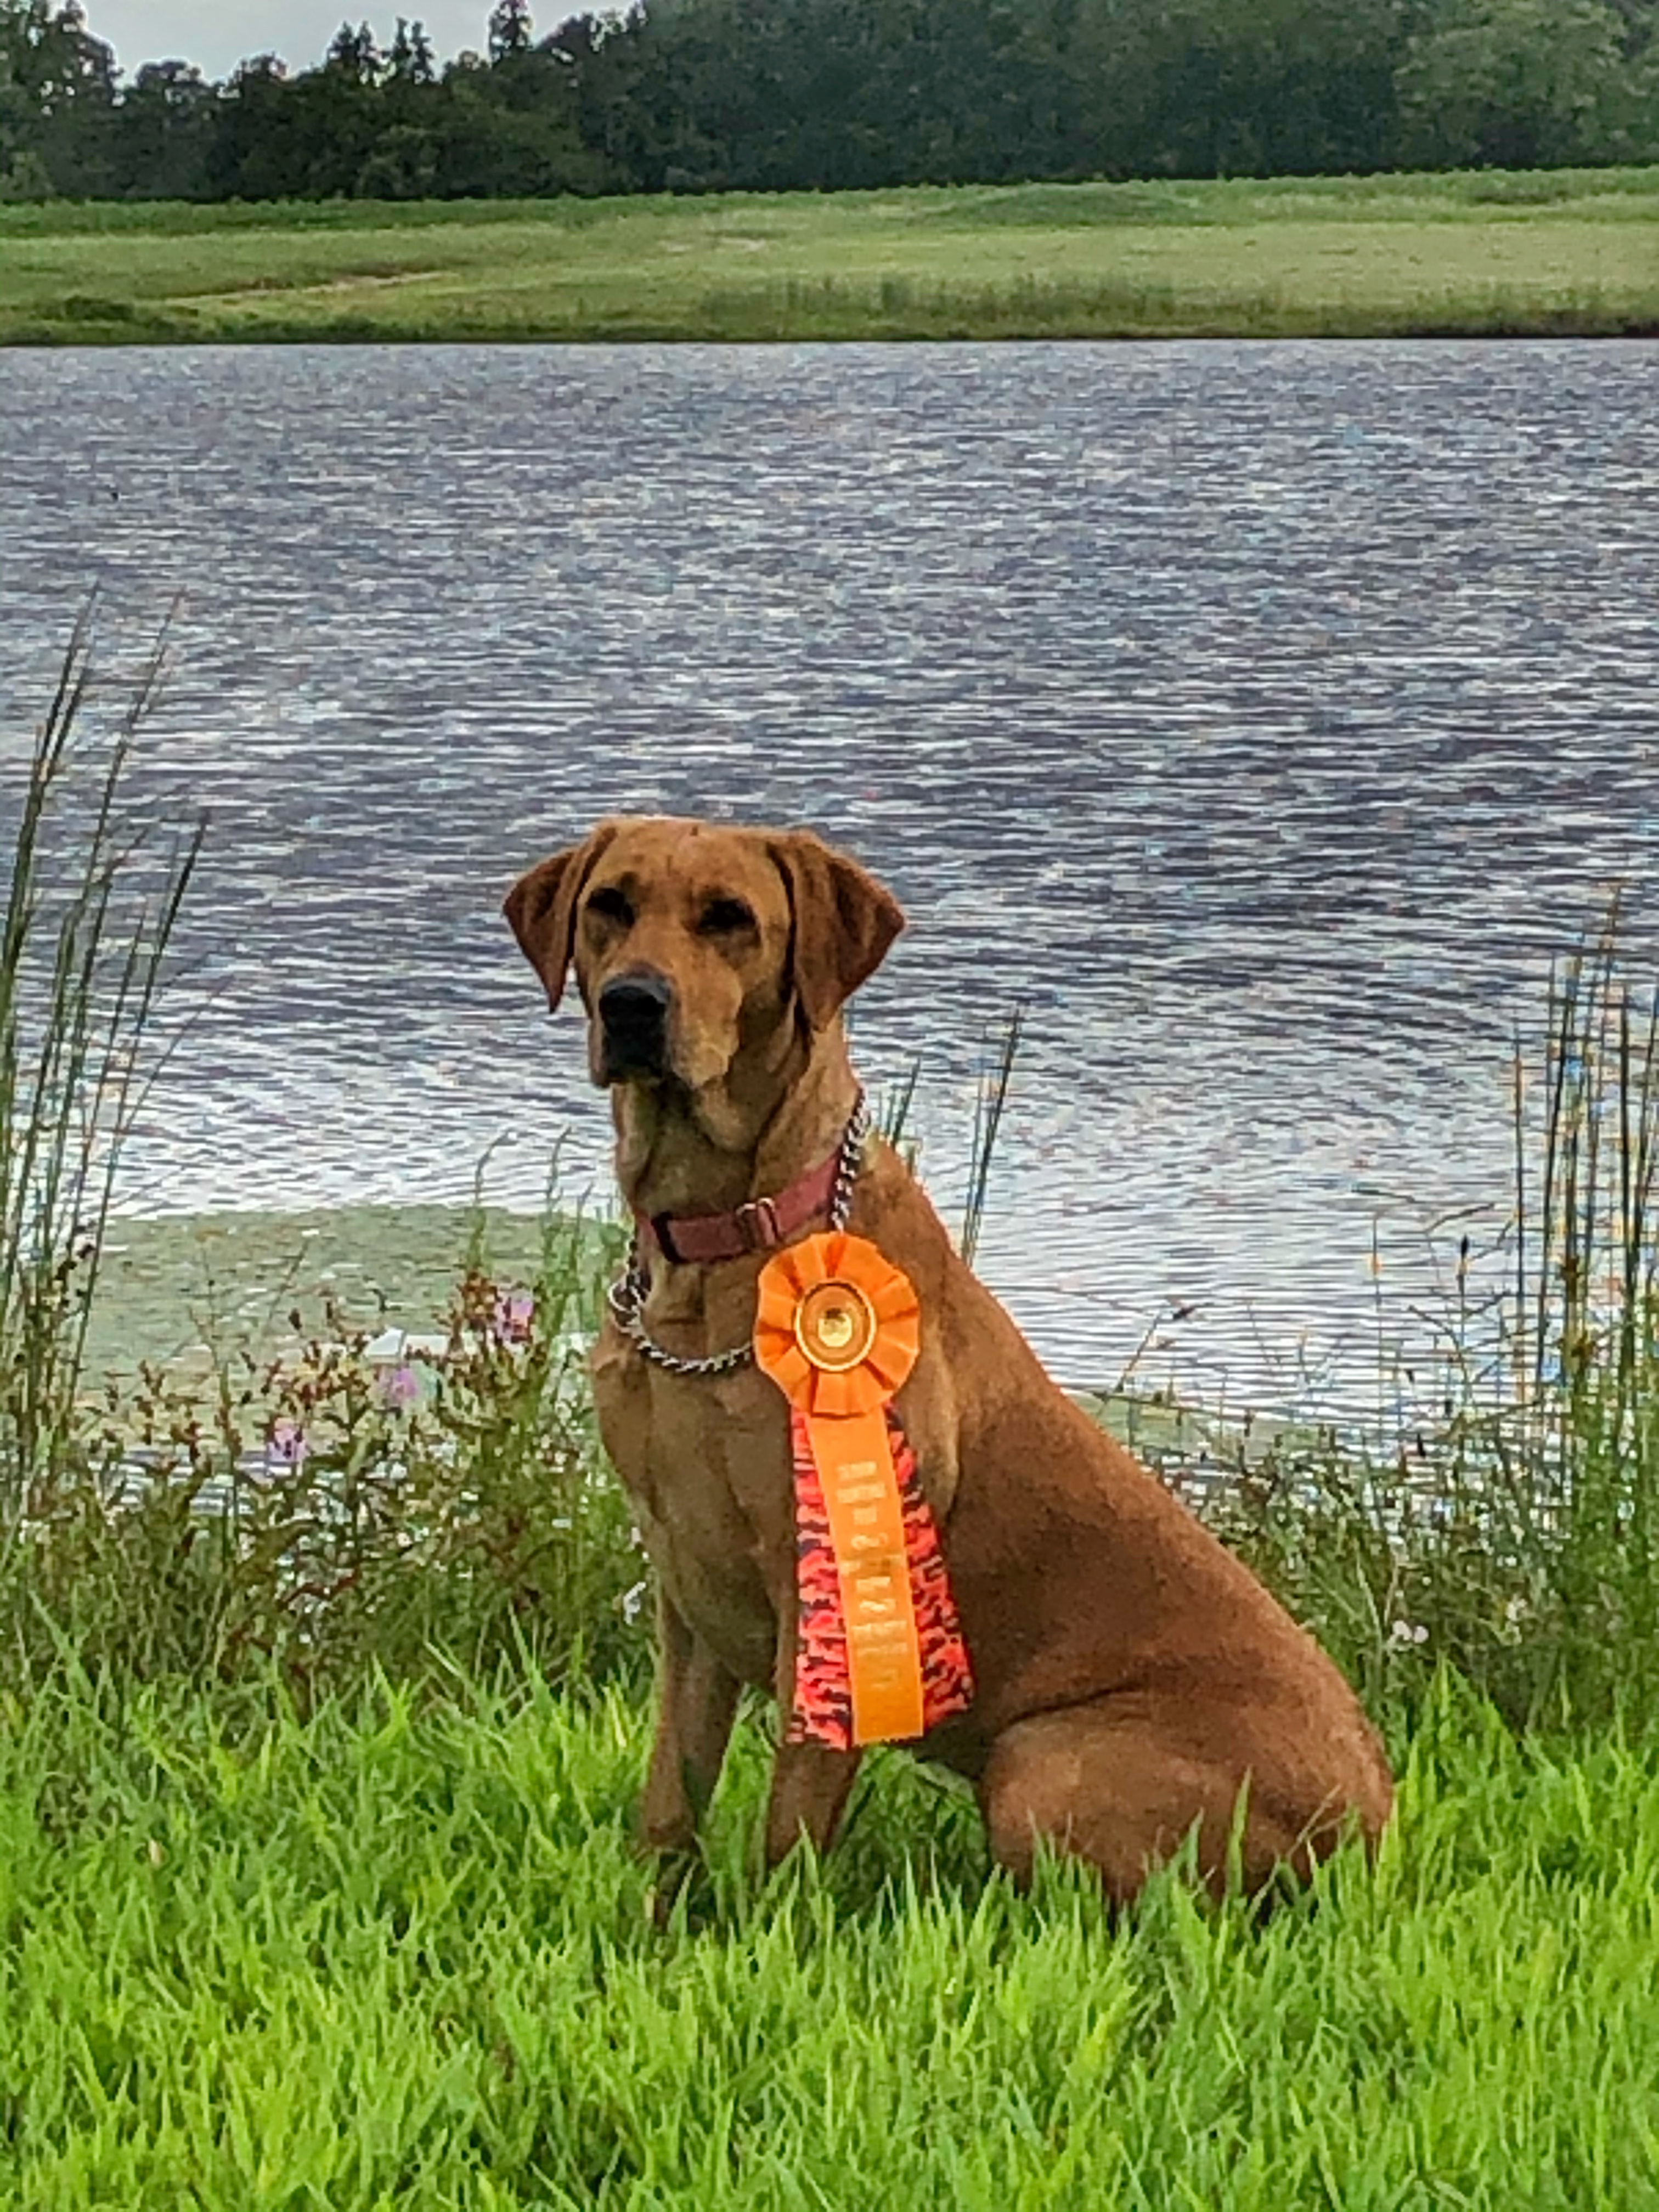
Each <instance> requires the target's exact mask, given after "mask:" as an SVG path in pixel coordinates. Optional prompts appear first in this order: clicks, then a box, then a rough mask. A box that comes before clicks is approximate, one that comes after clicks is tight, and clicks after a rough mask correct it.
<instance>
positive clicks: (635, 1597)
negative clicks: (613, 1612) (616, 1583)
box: [622, 1583, 650, 1620]
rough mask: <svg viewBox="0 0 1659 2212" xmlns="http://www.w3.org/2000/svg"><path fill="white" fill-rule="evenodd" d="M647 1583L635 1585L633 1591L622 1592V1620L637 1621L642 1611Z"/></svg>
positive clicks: (648, 1586) (647, 1587)
mask: <svg viewBox="0 0 1659 2212" xmlns="http://www.w3.org/2000/svg"><path fill="white" fill-rule="evenodd" d="M649 1588H650V1584H649V1583H635V1585H634V1587H633V1589H630V1590H624V1591H623V1601H622V1609H623V1620H638V1619H639V1617H640V1614H641V1612H642V1611H643V1610H644V1607H645V1599H646V1593H647V1590H648V1589H649Z"/></svg>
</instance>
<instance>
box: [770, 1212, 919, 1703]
mask: <svg viewBox="0 0 1659 2212" xmlns="http://www.w3.org/2000/svg"><path fill="white" fill-rule="evenodd" d="M920 1349H921V1304H920V1301H919V1300H918V1299H917V1297H916V1294H915V1291H914V1290H913V1289H912V1287H911V1285H910V1282H909V1279H908V1277H907V1276H905V1275H903V1274H902V1273H900V1271H899V1269H898V1268H896V1267H894V1266H892V1265H891V1263H890V1261H887V1260H885V1259H884V1258H883V1256H882V1255H881V1254H880V1253H879V1252H878V1250H877V1249H876V1247H875V1246H874V1245H873V1244H872V1243H868V1242H867V1241H866V1239H865V1238H863V1237H849V1236H848V1235H847V1234H846V1233H845V1231H830V1232H829V1233H827V1234H825V1235H823V1236H818V1237H808V1238H806V1239H805V1242H804V1243H799V1244H791V1245H787V1246H786V1247H785V1248H784V1249H783V1250H782V1251H781V1252H779V1253H777V1254H776V1255H775V1257H774V1258H773V1259H771V1260H770V1261H768V1263H767V1265H766V1267H765V1268H764V1270H763V1273H762V1275H761V1278H760V1295H759V1304H758V1307H757V1313H756V1320H755V1357H756V1358H757V1361H758V1363H759V1364H760V1365H761V1367H762V1368H763V1370H764V1371H765V1372H766V1373H767V1374H768V1375H769V1376H771V1378H772V1380H773V1381H774V1382H775V1383H776V1384H777V1386H778V1388H779V1389H781V1391H782V1392H783V1394H784V1395H785V1396H786V1397H787V1399H788V1401H789V1403H790V1405H791V1407H793V1409H794V1412H795V1414H796V1415H797V1417H798V1418H799V1419H800V1421H801V1422H802V1424H803V1425H804V1426H805V1431H806V1435H807V1439H808V1442H809V1443H810V1445H811V1454H812V1461H813V1464H814V1465H815V1466H816V1468H817V1472H818V1479H819V1481H820V1482H821V1484H822V1486H823V1501H824V1506H825V1510H826V1511H827V1513H828V1516H829V1531H830V1539H831V1541H832V1543H833V1546H834V1548H835V1555H836V1571H837V1575H838V1577H839V1581H840V1586H841V1600H842V1613H843V1615H844V1617H845V1620H846V1626H847V1662H848V1674H849V1676H850V1679H851V1687H852V1699H853V1741H854V1743H860V1744H863V1743H887V1742H896V1741H907V1740H908V1739H911V1738H914V1737H915V1736H919V1735H921V1734H922V1733H923V1714H922V1672H921V1644H920V1640H919V1638H918V1635H917V1631H916V1615H915V1601H914V1597H913V1595H912V1591H911V1586H910V1568H909V1561H908V1556H907V1553H906V1547H905V1532H904V1515H903V1509H902V1504H901V1500H900V1497H899V1486H898V1477H897V1474H896V1469H895V1468H894V1465H893V1453H892V1447H891V1445H890V1443H889V1441H888V1433H887V1416H886V1406H887V1401H888V1400H889V1399H890V1397H891V1395H892V1394H893V1393H894V1391H895V1390H896V1389H898V1388H899V1386H900V1385H901V1384H902V1383H903V1382H904V1380H905V1378H906V1376H908V1374H909V1372H910V1370H911V1369H912V1368H913V1367H914V1366H915V1362H916V1355H917V1353H918V1352H919V1351H920Z"/></svg>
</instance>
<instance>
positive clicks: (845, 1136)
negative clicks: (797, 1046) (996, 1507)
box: [605, 1091, 870, 1375]
mask: <svg viewBox="0 0 1659 2212" xmlns="http://www.w3.org/2000/svg"><path fill="white" fill-rule="evenodd" d="M869 1133H870V1115H869V1112H868V1109H866V1105H865V1103H864V1093H863V1092H862V1091H860V1093H859V1095H858V1101H857V1103H856V1104H855V1105H854V1108H853V1111H852V1115H851V1117H850V1118H849V1120H848V1124H847V1127H846V1128H845V1129H844V1130H843V1131H842V1139H841V1150H840V1152H839V1153H838V1154H837V1156H836V1182H835V1188H834V1189H833V1190H832V1191H831V1193H830V1194H829V1226H830V1228H831V1229H845V1228H846V1226H847V1223H848V1217H849V1216H850V1215H851V1213H852V1211H853V1186H854V1183H855V1182H857V1181H858V1174H859V1164H860V1161H861V1160H862V1158H863V1157H864V1140H865V1139H866V1137H867V1136H868V1135H869ZM650 1290H651V1276H650V1271H649V1270H648V1268H647V1266H646V1264H645V1258H644V1255H643V1252H642V1250H641V1244H640V1239H639V1236H638V1234H637V1232H636V1233H635V1238H634V1248H633V1250H632V1251H631V1252H630V1253H629V1258H628V1265H627V1266H626V1267H624V1268H623V1272H622V1273H621V1274H620V1275H618V1276H617V1279H616V1281H615V1282H614V1283H612V1284H611V1287H610V1288H609V1290H607V1291H606V1292H605V1302H606V1304H608V1305H609V1306H610V1308H611V1317H612V1319H613V1320H614V1321H615V1322H616V1324H617V1328H619V1329H621V1331H622V1333H623V1335H624V1336H625V1337H626V1338H627V1339H628V1340H629V1343H630V1344H632V1345H633V1346H635V1349H636V1350H637V1351H639V1352H641V1353H642V1354H643V1355H644V1357H645V1358H647V1359H649V1360H651V1361H653V1363H654V1364H656V1365H657V1366H659V1367H660V1368H663V1369H664V1370H665V1371H666V1372H667V1373H668V1374H670V1375H730V1374H732V1373H733V1372H735V1370H737V1369H738V1368H739V1367H746V1366H747V1365H748V1364H749V1363H750V1360H751V1359H753V1358H754V1356H755V1347H754V1346H753V1345H752V1344H734V1345H733V1346H732V1349H731V1350H730V1351H729V1352H709V1353H708V1354H707V1355H706V1356H705V1357H704V1358H701V1359H691V1358H686V1357H685V1355H684V1353H681V1352H670V1351H669V1350H668V1348H667V1346H665V1345H661V1344H659V1343H658V1342H657V1340H656V1339H655V1338H654V1337H653V1336H652V1335H650V1334H648V1332H647V1328H646V1326H645V1302H646V1299H647V1297H648V1296H649V1294H650Z"/></svg>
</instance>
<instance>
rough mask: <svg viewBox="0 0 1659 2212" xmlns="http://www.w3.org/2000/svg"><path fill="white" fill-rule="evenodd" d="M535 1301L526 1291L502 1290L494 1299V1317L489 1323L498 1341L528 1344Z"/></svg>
mask: <svg viewBox="0 0 1659 2212" xmlns="http://www.w3.org/2000/svg"><path fill="white" fill-rule="evenodd" d="M535 1313H536V1301H535V1299H534V1298H533V1297H532V1296H531V1294H530V1292H529V1291H501V1292H499V1293H498V1294H497V1297H496V1299H495V1319H494V1321H493V1322H492V1324H491V1326H492V1327H493V1328H494V1329H495V1337H496V1340H497V1342H498V1343H501V1344H528V1343H529V1341H530V1324H531V1322H532V1321H533V1319H534V1318H535Z"/></svg>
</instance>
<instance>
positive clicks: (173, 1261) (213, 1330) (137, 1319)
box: [86, 1205, 603, 1383]
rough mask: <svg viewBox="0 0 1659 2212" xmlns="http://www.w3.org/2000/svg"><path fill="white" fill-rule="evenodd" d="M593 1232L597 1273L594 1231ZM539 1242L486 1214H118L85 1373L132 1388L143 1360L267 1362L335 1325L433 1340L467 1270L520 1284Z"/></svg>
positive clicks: (380, 1210)
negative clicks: (478, 1268)
mask: <svg viewBox="0 0 1659 2212" xmlns="http://www.w3.org/2000/svg"><path fill="white" fill-rule="evenodd" d="M593 1235H594V1240H595V1242H594V1252H593V1256H594V1266H595V1267H596V1269H597V1268H599V1267H601V1266H602V1264H603V1261H602V1255H601V1252H600V1243H599V1240H600V1238H601V1236H602V1232H601V1231H600V1230H599V1227H598V1226H597V1225H595V1228H594V1231H593ZM545 1236H546V1225H545V1224H544V1222H543V1221H542V1219H541V1218H538V1217H537V1216H534V1215H529V1214H523V1213H509V1212H505V1211H503V1210H502V1209H501V1208H500V1207H496V1206H485V1207H473V1206H421V1205H412V1206H331V1207H325V1208H319V1209H316V1210H314V1211H312V1212H297V1213H283V1212H222V1213H197V1214H173V1215H162V1216H161V1217H158V1218H153V1219H137V1218H126V1217H123V1216H117V1217H115V1218H113V1219H112V1221H111V1223H110V1225H109V1231H108V1234H107V1236H106V1239H105V1242H104V1247H103V1257H102V1261H101V1263H100V1270H99V1277H98V1286H97V1291H96V1295H95V1297H94V1303H93V1308H92V1317H91V1324H90V1327H89V1328H88V1341H87V1362H86V1371H87V1377H88V1381H90V1382H93V1383H101V1382H102V1380H103V1379H104V1378H105V1377H106V1376H115V1377H117V1378H118V1379H127V1378H131V1376H133V1375H135V1374H136V1373H137V1370H138V1368H139V1366H140V1365H141V1364H144V1363H148V1364H152V1365H155V1366H160V1367H162V1368H165V1369H166V1370H167V1371H168V1372H169V1373H170V1374H172V1375H173V1376H189V1375H192V1374H203V1373H206V1372H210V1371H211V1370H213V1369H214V1368H215V1367H216V1366H222V1365H224V1364H227V1363H232V1364H239V1363H240V1362H241V1361H242V1360H243V1359H245V1358H249V1357H251V1358H254V1359H268V1358H278V1357H280V1356H282V1355H283V1354H284V1353H286V1352H292V1351H293V1350H295V1348H296V1347H297V1346H300V1345H301V1344H302V1343H304V1342H306V1341H307V1340H310V1339H312V1338H314V1337H316V1336H319V1335H323V1336H327V1335H331V1334H338V1333H339V1331H340V1328H344V1329H346V1330H349V1331H351V1332H354V1333H356V1332H362V1333H366V1334H370V1335H373V1334H376V1333H377V1332H379V1331H381V1330H383V1329H386V1328H397V1329H399V1330H410V1331H415V1332H417V1333H426V1332H431V1331H435V1330H437V1329H439V1328H441V1326H442V1322H443V1317H444V1316H445V1314H446V1312H447V1310H449V1308H450V1305H451V1304H452V1302H453V1297H454V1295H455V1291H456V1288H457V1285H459V1282H460V1280H461V1278H462V1276H463V1274H464V1273H465V1270H466V1268H467V1267H468V1265H469V1263H470V1262H471V1261H474V1260H476V1261H478V1262H479V1263H480V1264H482V1265H483V1267H486V1268H487V1269H488V1271H489V1273H490V1274H491V1275H492V1276H493V1277H494V1278H495V1279H496V1280H497V1281H499V1282H501V1283H502V1284H503V1285H516V1284H528V1283H531V1282H532V1281H533V1280H534V1279H535V1277H536V1274H537V1273H538V1268H539V1267H540V1265H541V1261H542V1255H543V1252H544V1241H545ZM296 1314H297V1315H298V1316H299V1321H298V1324H297V1326H296V1324H295V1318H294V1317H295V1315H296Z"/></svg>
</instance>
